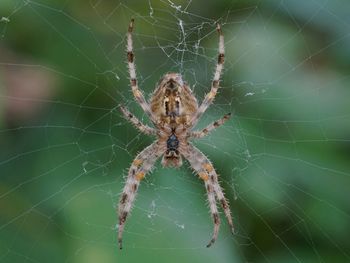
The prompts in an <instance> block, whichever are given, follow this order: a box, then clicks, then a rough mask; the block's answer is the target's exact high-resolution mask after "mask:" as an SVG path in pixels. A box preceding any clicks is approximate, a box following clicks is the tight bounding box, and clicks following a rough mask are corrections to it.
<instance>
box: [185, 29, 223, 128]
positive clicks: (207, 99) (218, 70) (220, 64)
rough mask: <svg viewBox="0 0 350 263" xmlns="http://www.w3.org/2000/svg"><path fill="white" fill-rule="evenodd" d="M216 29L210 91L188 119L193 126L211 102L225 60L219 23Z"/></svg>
mask: <svg viewBox="0 0 350 263" xmlns="http://www.w3.org/2000/svg"><path fill="white" fill-rule="evenodd" d="M216 29H217V31H218V33H219V55H218V62H217V64H216V68H215V73H214V78H213V81H212V84H211V89H210V92H209V93H208V94H207V95H206V96H205V98H204V100H203V102H202V104H201V105H200V106H199V108H198V111H197V113H196V114H195V115H194V117H193V118H192V120H191V121H190V125H191V126H192V127H193V126H194V125H196V123H197V122H198V120H199V118H200V117H201V116H202V114H203V113H204V112H205V111H206V110H207V108H208V107H209V105H210V104H211V103H212V102H213V100H214V98H215V95H216V93H217V91H218V89H219V81H220V76H221V72H222V69H223V66H224V60H225V47H224V35H223V33H222V30H221V25H220V24H217V25H216Z"/></svg>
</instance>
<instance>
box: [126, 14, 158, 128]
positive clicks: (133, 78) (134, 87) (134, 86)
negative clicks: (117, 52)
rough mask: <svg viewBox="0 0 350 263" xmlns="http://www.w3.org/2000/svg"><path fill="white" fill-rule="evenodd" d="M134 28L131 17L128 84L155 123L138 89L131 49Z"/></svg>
mask: <svg viewBox="0 0 350 263" xmlns="http://www.w3.org/2000/svg"><path fill="white" fill-rule="evenodd" d="M133 30H134V19H131V21H130V24H129V28H128V33H127V46H126V50H127V58H128V69H129V75H130V85H131V90H132V93H133V94H134V97H135V99H136V101H137V102H138V103H139V104H140V106H141V108H142V109H143V111H144V112H145V113H146V114H147V115H148V117H149V118H150V119H151V120H152V122H153V123H156V118H155V117H154V116H153V114H152V112H151V109H150V106H149V104H148V103H147V101H146V99H145V97H144V96H143V94H142V92H141V91H140V89H139V86H138V84H137V79H136V67H135V56H134V50H133V41H132V31H133Z"/></svg>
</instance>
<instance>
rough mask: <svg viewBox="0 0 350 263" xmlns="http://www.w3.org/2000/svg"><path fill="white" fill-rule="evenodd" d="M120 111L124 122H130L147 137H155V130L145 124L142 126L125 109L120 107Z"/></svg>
mask: <svg viewBox="0 0 350 263" xmlns="http://www.w3.org/2000/svg"><path fill="white" fill-rule="evenodd" d="M120 110H121V112H122V113H123V115H124V117H125V119H126V120H128V121H130V122H131V123H132V124H133V125H134V126H135V127H136V128H137V129H138V130H139V131H140V132H142V133H144V134H147V135H156V134H157V131H156V129H153V128H151V127H149V126H147V125H145V124H143V123H142V122H141V121H140V120H138V119H137V118H136V117H135V116H134V115H133V114H132V113H131V112H130V111H129V110H128V109H127V108H126V107H124V106H120Z"/></svg>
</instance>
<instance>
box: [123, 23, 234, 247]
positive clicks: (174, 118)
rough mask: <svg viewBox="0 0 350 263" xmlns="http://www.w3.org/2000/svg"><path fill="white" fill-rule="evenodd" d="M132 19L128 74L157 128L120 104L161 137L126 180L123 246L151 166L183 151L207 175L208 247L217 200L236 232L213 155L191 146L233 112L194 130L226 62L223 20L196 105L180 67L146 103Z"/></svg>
mask: <svg viewBox="0 0 350 263" xmlns="http://www.w3.org/2000/svg"><path fill="white" fill-rule="evenodd" d="M133 29H134V19H131V21H130V24H129V28H128V32H127V59H128V69H129V74H130V84H131V89H132V92H133V94H134V97H135V99H136V101H137V102H138V103H139V104H140V106H141V108H142V109H143V111H144V112H145V113H146V114H147V116H148V117H149V118H150V120H151V121H152V123H153V125H154V126H155V128H151V127H149V126H147V125H145V124H143V123H142V122H141V121H139V120H138V119H137V118H136V117H135V116H134V115H133V114H131V113H130V111H129V110H128V109H127V108H125V107H124V106H120V109H121V111H122V113H123V115H124V117H125V118H126V119H127V120H128V121H130V122H131V123H132V124H133V125H134V126H135V127H136V128H137V129H138V130H139V131H140V132H142V133H144V134H146V135H154V136H156V137H157V140H156V141H155V142H154V143H152V144H151V145H149V146H148V147H146V148H145V149H144V150H143V151H141V152H140V153H139V154H138V155H137V156H136V158H135V159H134V161H133V162H132V164H131V167H130V169H129V172H128V176H127V179H126V183H125V186H124V189H123V192H122V194H121V197H120V201H119V209H118V210H119V211H118V212H119V225H118V243H119V248H120V249H122V234H123V230H124V225H125V222H126V218H127V216H128V214H129V213H130V210H131V208H132V204H133V202H134V200H135V196H136V192H137V189H138V187H139V184H140V181H141V180H142V179H143V178H144V177H145V175H146V174H147V173H148V172H150V170H151V169H152V167H153V165H154V163H155V162H156V160H157V159H158V158H159V157H161V156H162V161H161V163H162V165H163V166H164V167H167V166H169V167H180V166H181V165H182V157H184V158H185V159H187V161H188V162H189V163H190V165H191V167H192V169H193V170H194V171H195V172H196V173H197V174H198V176H199V177H200V178H201V179H202V180H203V181H204V184H205V188H206V192H207V196H208V201H209V207H210V212H211V215H212V218H213V222H214V230H213V234H212V237H211V239H210V241H209V243H208V245H207V247H210V246H211V245H212V244H213V243H214V242H215V240H216V239H217V236H218V232H219V226H220V219H219V214H218V209H217V205H216V202H217V201H219V203H220V204H221V207H222V209H223V210H224V213H225V216H226V219H227V221H228V224H229V226H230V228H231V232H232V234H233V231H234V229H233V223H232V218H231V211H230V208H229V204H228V202H227V200H226V198H225V196H224V193H223V191H222V188H221V187H220V185H219V182H218V175H217V173H216V172H215V169H214V168H213V165H212V163H211V162H210V161H209V159H208V158H207V157H206V156H205V155H204V154H203V153H202V152H201V151H199V150H198V149H197V148H196V147H195V146H193V145H192V144H191V143H190V142H189V139H192V138H202V137H204V136H206V135H207V134H208V133H209V132H211V131H212V130H214V129H215V128H217V127H219V126H220V125H222V124H223V123H224V122H225V121H226V120H228V119H229V118H230V115H231V114H230V113H228V114H226V115H224V116H223V117H222V118H221V119H219V120H217V121H215V122H213V123H211V124H209V125H208V126H207V127H206V128H204V129H203V130H201V131H192V129H193V127H194V126H195V125H196V124H197V122H198V120H199V119H200V117H201V116H202V115H203V113H204V112H205V111H206V109H207V108H208V106H209V105H210V104H211V103H212V102H213V100H214V98H215V95H216V93H217V90H218V88H219V80H220V75H221V72H222V69H223V64H224V36H223V33H222V30H221V26H220V24H217V31H218V33H219V55H218V61H217V64H216V69H215V74H214V78H213V81H212V84H211V90H210V92H209V93H208V94H207V95H206V96H205V98H204V100H203V102H202V103H201V105H200V106H199V107H198V103H197V99H196V98H195V96H194V95H193V93H192V91H191V89H190V87H189V86H188V85H187V83H186V82H185V81H183V80H182V77H181V75H180V74H178V73H167V74H165V75H164V76H163V78H162V79H161V80H160V81H159V83H158V85H157V86H156V89H155V90H154V92H153V94H152V97H151V99H150V102H149V103H148V102H147V101H146V100H145V98H144V96H143V94H142V92H141V91H140V90H139V87H138V84H137V80H136V70H135V63H134V60H135V58H134V52H133V40H132V31H133Z"/></svg>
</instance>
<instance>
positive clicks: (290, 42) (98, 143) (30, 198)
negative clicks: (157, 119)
mask: <svg viewBox="0 0 350 263" xmlns="http://www.w3.org/2000/svg"><path fill="white" fill-rule="evenodd" d="M349 8H350V2H348V1H340V0H335V1H301V0H295V1H294V0H293V1H292V0H291V1H270V0H268V1H253V0H252V1H241V0H240V1H239V0H236V1H228V0H221V1H199V0H196V1H154V0H151V1H120V2H119V1H107V0H95V1H82V0H77V1H58V0H56V1H54V0H52V1H46V0H37V1H32V0H30V1H29V0H28V1H27V0H26V1H24V0H2V1H1V2H0V176H1V177H0V262H11V263H14V262H52V263H54V262H84V263H86V262H115V261H116V260H117V262H136V261H142V262H164V261H166V262H179V261H184V262H201V263H203V262H214V261H215V262H348V261H350V245H349V242H348V240H347V238H348V237H347V234H348V232H349V229H350V220H349V218H350V206H349V194H348V192H349V191H348V189H349V186H350V167H349V154H350V150H349V149H350V144H349V141H350V137H349V134H350V122H349V120H350V106H349V105H350V104H349V98H350V89H349V79H350V67H349V61H350V49H349V48H348V47H349V45H350V17H349V16H348V12H347V11H348V10H349ZM131 17H134V18H135V19H136V29H135V31H136V32H135V35H134V40H135V44H134V45H135V52H136V59H137V60H136V63H137V69H138V74H139V75H138V78H139V81H140V86H141V87H142V89H143V90H144V91H145V93H147V94H150V93H151V92H152V90H153V89H154V87H155V83H157V81H158V80H159V78H160V77H161V75H163V74H164V73H166V72H168V71H178V72H181V73H182V74H183V75H184V77H185V79H186V80H188V82H189V83H190V84H192V86H193V90H194V92H195V94H196V95H198V98H199V99H201V98H203V96H204V94H205V92H207V91H208V89H209V85H210V81H211V77H212V71H213V67H214V65H215V62H216V52H217V37H216V34H215V26H214V24H215V21H216V20H220V21H221V23H222V24H223V30H224V34H225V40H226V42H225V43H226V44H225V47H226V64H225V73H224V76H223V78H222V85H221V86H222V88H221V90H220V93H219V94H218V96H217V99H216V101H215V104H214V105H213V106H212V107H211V108H210V110H208V112H207V114H206V115H205V116H204V117H203V119H202V121H201V122H200V124H199V127H203V126H205V124H207V123H209V122H210V121H213V120H215V119H217V118H219V117H221V116H222V115H223V114H224V113H226V112H228V111H232V112H234V113H235V116H234V118H232V120H231V121H230V122H229V123H227V124H225V127H221V128H220V129H218V130H217V131H215V132H213V133H212V134H211V135H210V136H209V137H208V138H206V139H203V140H200V141H197V142H195V144H196V145H197V146H198V147H199V148H200V149H201V150H203V152H205V153H206V154H207V155H208V156H209V157H210V158H211V160H212V161H213V163H214V164H215V167H216V168H217V170H218V172H219V173H220V176H221V181H222V186H223V188H224V189H225V190H226V191H225V192H226V195H227V196H228V199H229V201H230V203H231V209H232V212H233V217H234V221H235V223H236V228H237V234H236V235H234V236H231V235H230V234H229V231H228V228H227V226H226V224H225V221H224V218H222V219H223V220H222V221H223V224H222V228H221V231H220V235H219V240H218V241H217V243H216V244H215V246H213V247H212V248H210V249H206V248H205V244H206V242H207V240H208V239H209V237H210V233H211V231H212V222H211V219H210V217H209V215H208V209H207V208H206V206H205V205H204V203H205V201H204V200H205V191H204V188H203V186H202V184H201V182H200V181H199V180H198V179H197V178H196V177H195V176H193V175H192V174H191V171H190V170H189V168H188V167H187V166H186V165H185V166H184V167H183V168H181V169H179V170H173V169H163V168H161V167H160V165H157V167H158V169H156V170H155V171H154V172H153V173H152V175H151V176H149V177H148V178H147V179H146V180H145V182H143V185H142V187H141V188H140V190H139V191H140V193H139V195H138V198H137V200H136V205H135V209H134V210H133V213H132V215H131V216H130V217H129V219H128V222H127V226H126V227H127V228H126V231H125V234H124V242H125V249H124V250H123V251H119V250H118V248H117V244H116V236H115V233H116V229H115V224H116V222H117V218H116V215H115V207H116V204H117V202H118V195H119V193H120V191H121V189H122V186H123V183H124V178H123V175H125V173H126V170H127V168H128V166H129V165H130V163H131V161H132V159H133V157H134V156H135V155H136V153H137V152H138V151H140V150H142V149H143V148H144V147H145V146H147V145H148V144H150V143H151V141H152V139H153V138H150V137H145V136H142V135H140V134H139V133H138V132H137V131H136V130H135V129H134V128H133V127H132V126H131V125H130V124H129V123H127V122H126V121H125V120H123V119H122V118H121V116H120V113H119V111H118V109H117V105H119V104H121V103H123V104H127V106H128V107H129V108H130V109H131V110H132V112H134V113H135V114H136V115H137V116H139V117H140V118H141V119H143V121H145V122H147V118H146V117H145V116H144V115H143V113H142V112H141V110H140V108H139V107H138V105H137V104H136V103H135V102H134V101H133V99H132V94H131V92H130V90H129V85H128V73H127V69H126V63H125V32H126V29H127V25H128V21H129V19H130V18H131ZM182 26H183V27H182Z"/></svg>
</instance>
